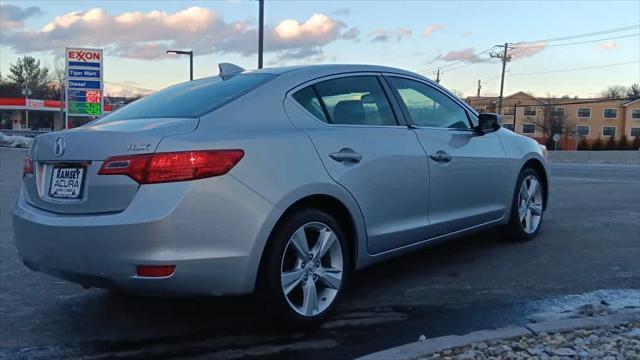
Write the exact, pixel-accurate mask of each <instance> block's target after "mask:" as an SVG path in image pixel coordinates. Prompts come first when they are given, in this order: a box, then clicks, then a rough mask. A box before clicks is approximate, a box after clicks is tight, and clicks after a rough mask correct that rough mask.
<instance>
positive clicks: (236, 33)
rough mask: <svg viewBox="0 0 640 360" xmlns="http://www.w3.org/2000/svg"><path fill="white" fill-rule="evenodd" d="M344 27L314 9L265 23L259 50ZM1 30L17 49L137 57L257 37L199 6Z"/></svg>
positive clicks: (233, 47)
mask: <svg viewBox="0 0 640 360" xmlns="http://www.w3.org/2000/svg"><path fill="white" fill-rule="evenodd" d="M3 6H4V5H3ZM3 19H4V18H3ZM346 28H347V26H346V24H344V23H343V22H341V21H337V20H335V19H333V18H331V17H330V16H328V15H325V14H320V13H318V14H313V15H312V16H311V17H310V18H308V19H307V20H304V21H298V20H294V19H286V20H283V21H281V22H279V23H278V24H276V25H275V26H272V27H271V26H266V27H265V42H264V43H265V52H277V51H282V50H295V49H298V50H300V49H303V48H315V47H321V46H324V45H327V44H328V43H330V42H333V41H335V40H338V39H354V36H353V32H354V30H353V28H352V29H349V30H346V31H344V33H343V30H345V29H346ZM3 30H4V28H3ZM3 33H6V34H3V35H2V42H3V44H6V45H7V46H10V47H12V48H13V49H14V50H15V51H16V52H18V53H27V52H33V51H47V52H55V51H59V50H60V49H64V48H65V47H67V46H92V47H101V48H105V49H106V51H107V53H108V54H112V55H116V56H121V57H129V58H138V59H154V58H158V57H161V56H164V52H165V50H166V49H169V48H178V49H193V50H194V52H195V54H197V55H201V54H210V53H214V52H217V53H237V54H242V55H245V56H247V55H252V54H255V53H256V52H257V38H258V36H257V30H256V28H255V27H252V26H251V24H249V23H248V22H242V21H234V22H227V21H225V20H224V19H222V18H221V16H220V15H219V14H218V13H216V12H214V11H212V10H209V9H206V8H202V7H190V8H187V9H183V10H180V11H176V12H174V13H167V12H164V11H150V12H139V11H136V12H125V13H121V14H117V15H110V14H109V13H108V12H107V11H106V10H104V9H101V8H95V9H91V10H88V11H75V12H70V13H67V14H64V15H61V16H56V17H55V18H54V19H53V20H52V21H51V22H49V23H48V24H46V25H45V26H44V27H43V28H42V29H41V30H39V31H33V30H16V31H13V32H7V31H3ZM301 53H303V52H301Z"/></svg>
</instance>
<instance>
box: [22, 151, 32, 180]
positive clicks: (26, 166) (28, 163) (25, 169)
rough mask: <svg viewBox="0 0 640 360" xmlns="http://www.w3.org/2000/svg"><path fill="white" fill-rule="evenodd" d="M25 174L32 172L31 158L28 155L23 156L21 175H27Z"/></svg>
mask: <svg viewBox="0 0 640 360" xmlns="http://www.w3.org/2000/svg"><path fill="white" fill-rule="evenodd" d="M27 174H33V160H31V158H30V157H28V156H26V157H25V158H24V164H23V165H22V177H25V176H27Z"/></svg>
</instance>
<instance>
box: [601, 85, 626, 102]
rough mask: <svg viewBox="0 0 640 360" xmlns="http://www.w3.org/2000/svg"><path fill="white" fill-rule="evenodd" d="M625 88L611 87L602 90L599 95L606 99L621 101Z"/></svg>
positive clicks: (620, 86) (619, 86)
mask: <svg viewBox="0 0 640 360" xmlns="http://www.w3.org/2000/svg"><path fill="white" fill-rule="evenodd" d="M626 92H627V88H626V87H624V86H622V85H612V86H609V87H608V88H606V89H605V90H603V91H602V92H601V93H600V94H601V95H602V97H604V98H607V99H622V98H624V97H625V93H626Z"/></svg>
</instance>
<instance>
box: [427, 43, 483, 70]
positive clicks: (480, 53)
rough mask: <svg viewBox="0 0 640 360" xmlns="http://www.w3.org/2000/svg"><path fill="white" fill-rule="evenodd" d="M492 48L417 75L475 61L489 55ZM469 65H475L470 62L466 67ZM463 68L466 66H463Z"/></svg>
mask: <svg viewBox="0 0 640 360" xmlns="http://www.w3.org/2000/svg"><path fill="white" fill-rule="evenodd" d="M494 48H495V46H492V47H490V48H488V49H486V50H484V51H481V52H479V53H475V54H473V55H471V56H468V57H465V58H462V59H459V60H456V61H455V62H453V63H451V64H447V65H443V66H438V67H432V68H427V69H423V70H419V71H418V72H419V73H425V72H431V71H436V70H437V69H441V70H443V69H447V68H449V67H451V66H455V65H457V64H460V63H463V62H466V61H469V60H471V59H475V58H477V57H478V56H480V55H484V54H487V53H489V52H490V51H491V50H493V49H494ZM471 64H475V63H473V62H472V63H470V64H468V65H471ZM465 66H466V65H465Z"/></svg>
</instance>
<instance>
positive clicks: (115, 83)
mask: <svg viewBox="0 0 640 360" xmlns="http://www.w3.org/2000/svg"><path fill="white" fill-rule="evenodd" d="M105 83H106V84H111V85H118V86H122V87H126V88H129V89H134V90H138V91H142V92H147V93H150V92H155V91H158V90H153V89H145V88H141V87H138V86H132V85H127V84H121V83H117V82H112V81H105Z"/></svg>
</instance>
